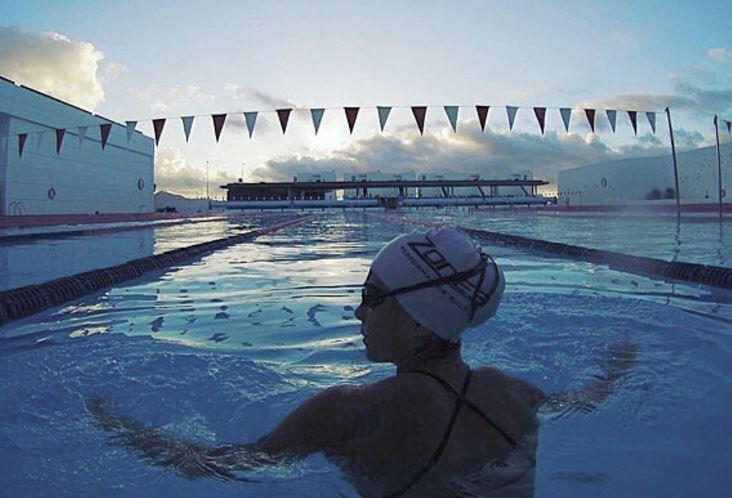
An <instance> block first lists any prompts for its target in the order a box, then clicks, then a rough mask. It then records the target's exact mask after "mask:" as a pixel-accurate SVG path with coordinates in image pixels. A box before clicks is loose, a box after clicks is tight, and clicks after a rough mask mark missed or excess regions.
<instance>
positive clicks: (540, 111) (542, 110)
mask: <svg viewBox="0 0 732 498" xmlns="http://www.w3.org/2000/svg"><path fill="white" fill-rule="evenodd" d="M534 114H535V115H536V120H537V121H538V122H539V128H541V134H542V135H543V134H544V119H545V118H546V107H534Z"/></svg>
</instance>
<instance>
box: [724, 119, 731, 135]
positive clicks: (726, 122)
mask: <svg viewBox="0 0 732 498" xmlns="http://www.w3.org/2000/svg"><path fill="white" fill-rule="evenodd" d="M724 124H726V125H727V133H732V131H730V130H731V129H732V121H727V120H726V119H725V120H724Z"/></svg>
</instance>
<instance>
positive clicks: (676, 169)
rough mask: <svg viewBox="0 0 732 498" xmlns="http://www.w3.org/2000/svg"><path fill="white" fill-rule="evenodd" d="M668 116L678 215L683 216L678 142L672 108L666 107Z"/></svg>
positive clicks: (678, 216)
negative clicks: (672, 123) (677, 161)
mask: <svg viewBox="0 0 732 498" xmlns="http://www.w3.org/2000/svg"><path fill="white" fill-rule="evenodd" d="M666 117H667V118H668V134H669V136H670V137H671V157H673V160H674V182H675V183H676V217H677V218H681V192H679V167H678V165H677V163H676V144H674V128H673V126H671V110H670V109H669V108H668V107H666Z"/></svg>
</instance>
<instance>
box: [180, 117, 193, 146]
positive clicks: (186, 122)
mask: <svg viewBox="0 0 732 498" xmlns="http://www.w3.org/2000/svg"><path fill="white" fill-rule="evenodd" d="M193 118H194V116H183V117H181V118H180V119H181V120H182V121H183V133H185V135H186V142H188V137H190V136H191V128H192V127H193Z"/></svg>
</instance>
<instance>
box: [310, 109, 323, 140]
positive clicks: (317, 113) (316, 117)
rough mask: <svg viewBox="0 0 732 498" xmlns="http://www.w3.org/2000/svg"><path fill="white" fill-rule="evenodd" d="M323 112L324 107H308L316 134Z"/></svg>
mask: <svg viewBox="0 0 732 498" xmlns="http://www.w3.org/2000/svg"><path fill="white" fill-rule="evenodd" d="M323 113H325V109H310V116H311V117H312V118H313V127H314V128H315V134H316V135H317V134H318V130H320V122H321V121H322V120H323Z"/></svg>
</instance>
